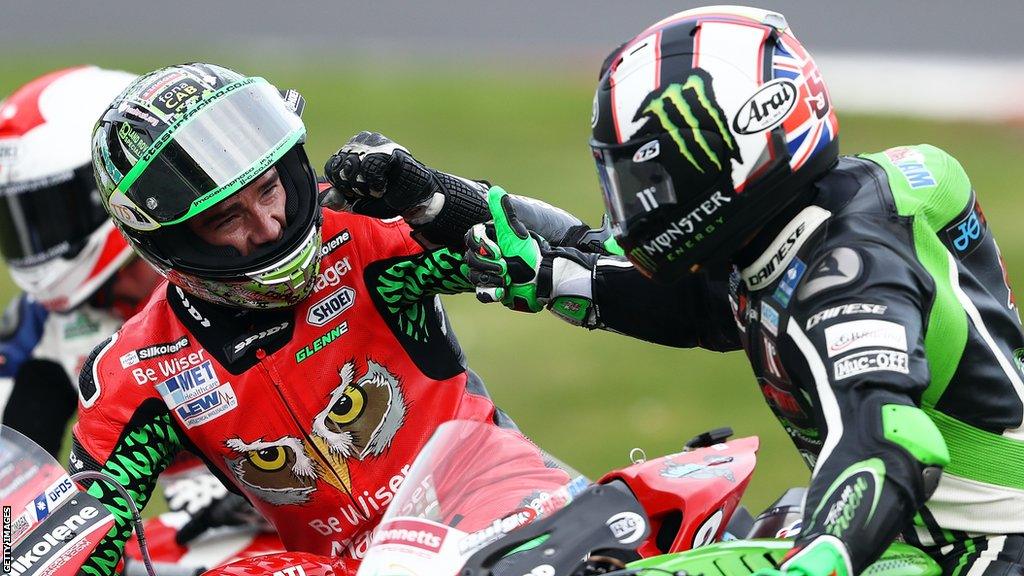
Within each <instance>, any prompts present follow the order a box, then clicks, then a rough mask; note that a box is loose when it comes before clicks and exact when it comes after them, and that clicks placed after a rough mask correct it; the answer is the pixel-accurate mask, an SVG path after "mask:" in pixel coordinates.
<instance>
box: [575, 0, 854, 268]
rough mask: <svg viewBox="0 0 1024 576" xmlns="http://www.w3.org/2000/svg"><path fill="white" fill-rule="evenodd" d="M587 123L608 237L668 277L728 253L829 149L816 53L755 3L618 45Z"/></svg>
mask: <svg viewBox="0 0 1024 576" xmlns="http://www.w3.org/2000/svg"><path fill="white" fill-rule="evenodd" d="M591 125H592V129H593V137H592V140H591V148H592V149H593V152H594V159H595V160H596V162H597V168H598V172H599V175H600V177H601V185H602V187H603V189H604V198H605V203H606V205H607V208H608V213H609V215H610V216H611V219H612V225H613V231H614V232H615V237H616V239H617V240H618V242H619V243H620V244H621V245H622V247H623V248H624V249H625V251H626V254H627V256H629V259H630V260H631V261H632V262H633V263H634V264H635V265H636V266H637V268H638V269H640V270H641V271H642V272H643V273H644V274H646V275H647V276H650V277H652V278H654V279H655V280H659V281H665V282H671V281H674V280H677V279H679V278H680V277H681V276H682V275H684V274H686V273H687V272H691V271H694V270H696V269H698V268H700V267H701V266H702V265H705V264H707V263H709V262H712V261H719V260H726V259H728V258H729V257H730V256H731V255H732V254H733V253H734V252H735V251H736V250H737V249H738V248H739V247H740V246H741V245H742V244H743V243H744V241H746V240H747V239H748V238H749V237H750V235H751V234H752V233H753V232H754V231H756V230H757V229H758V228H759V227H760V226H762V225H763V224H764V223H765V222H767V221H768V219H769V218H771V217H772V216H774V215H776V214H778V213H779V212H780V211H781V210H782V209H783V208H785V207H786V206H787V205H788V204H789V203H790V202H792V201H793V200H795V199H796V198H797V197H798V192H799V191H800V190H803V189H805V188H806V186H807V184H808V183H810V182H812V181H813V180H815V179H817V178H818V177H820V176H821V175H822V174H823V173H824V172H826V171H827V170H828V169H830V168H831V167H832V166H833V165H834V164H835V162H836V159H837V157H838V129H839V124H838V122H837V120H836V116H835V111H834V110H833V108H832V103H831V100H830V98H829V95H828V90H827V89H826V87H825V84H824V82H823V81H822V78H821V74H820V73H819V72H818V69H817V66H816V65H815V63H814V60H813V59H812V58H811V57H810V55H809V54H808V53H807V51H806V50H804V48H803V46H802V45H801V44H800V42H799V41H797V39H796V38H795V37H794V36H793V34H792V32H791V31H790V30H789V27H788V25H787V24H786V19H785V17H783V16H782V15H781V14H778V13H775V12H770V11H767V10H760V9H756V8H746V7H740V6H711V7H706V8H698V9H694V10H687V11H685V12H680V13H678V14H676V15H674V16H671V17H669V18H666V19H665V20H662V21H661V22H658V23H656V24H654V25H653V26H651V27H650V28H648V29H646V30H644V31H643V32H641V33H640V34H639V35H638V36H636V37H635V38H633V39H632V40H630V41H629V42H627V43H625V44H624V45H622V46H621V47H620V48H618V49H617V50H616V51H615V52H614V53H612V55H611V56H609V58H608V59H607V60H606V62H605V66H604V69H603V70H602V73H601V81H600V84H599V86H598V88H597V93H596V94H595V96H594V110H593V118H592V120H591Z"/></svg>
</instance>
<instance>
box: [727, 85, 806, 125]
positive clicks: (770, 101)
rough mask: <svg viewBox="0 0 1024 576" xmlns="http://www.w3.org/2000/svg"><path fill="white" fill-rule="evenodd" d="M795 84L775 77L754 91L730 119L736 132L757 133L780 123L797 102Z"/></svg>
mask: <svg viewBox="0 0 1024 576" xmlns="http://www.w3.org/2000/svg"><path fill="white" fill-rule="evenodd" d="M796 96H797V89H796V84H793V82H792V81H791V80H788V79H786V78H777V79H775V80H772V81H771V82H768V83H767V84H765V85H764V86H761V88H760V89H759V90H758V91H757V92H754V95H753V96H751V97H750V98H749V99H748V100H747V101H746V102H744V103H743V105H742V106H740V109H739V111H737V112H736V116H735V117H734V118H733V119H732V129H733V130H734V131H735V132H736V133H737V134H757V133H758V132H764V131H765V130H769V129H771V128H775V127H776V126H778V125H779V124H781V123H782V121H783V120H785V119H786V118H787V117H789V114H790V112H792V111H793V107H794V106H795V105H796V102H797V98H796Z"/></svg>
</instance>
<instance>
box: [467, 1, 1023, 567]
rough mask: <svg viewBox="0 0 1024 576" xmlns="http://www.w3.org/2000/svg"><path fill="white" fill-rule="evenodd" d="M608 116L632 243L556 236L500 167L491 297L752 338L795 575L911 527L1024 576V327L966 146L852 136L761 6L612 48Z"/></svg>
mask: <svg viewBox="0 0 1024 576" xmlns="http://www.w3.org/2000/svg"><path fill="white" fill-rule="evenodd" d="M592 124H593V140H592V141H591V146H592V148H593V150H594V157H595V160H596V162H597V165H598V170H599V173H600V176H601V180H602V185H603V188H604V192H605V200H606V206H607V208H608V212H609V214H610V215H611V218H612V224H613V228H612V229H613V231H614V234H615V238H616V240H618V242H619V244H621V245H622V246H623V247H624V249H625V252H626V254H627V255H628V260H627V259H624V258H614V257H607V256H597V255H585V254H581V253H579V252H577V251H575V250H572V249H566V248H552V247H549V246H547V245H546V244H545V243H544V242H543V241H542V240H539V239H537V238H535V237H534V236H532V235H531V234H529V231H528V230H527V228H526V227H525V226H523V225H522V224H521V223H520V222H519V221H518V219H517V218H516V217H515V214H514V209H513V208H512V207H511V205H510V204H509V203H508V202H506V201H505V200H504V196H503V195H504V192H503V191H501V190H500V189H496V188H492V189H491V191H490V192H489V203H490V207H491V211H492V214H493V216H494V221H493V223H491V224H490V225H488V226H484V225H478V226H475V227H474V229H473V230H472V231H471V232H470V233H469V234H468V235H467V247H468V251H467V260H469V262H470V266H471V268H472V269H473V273H472V274H473V277H474V279H475V281H476V283H477V285H478V287H479V288H478V292H477V294H478V297H479V298H480V299H481V300H484V301H501V302H503V303H504V304H506V305H507V306H509V307H512V308H515V309H519V310H528V311H538V310H540V309H543V308H544V307H547V308H549V309H551V310H552V311H553V312H554V313H555V314H556V315H558V316H560V317H562V318H564V319H566V320H568V321H570V322H572V323H574V324H577V325H581V326H584V327H587V328H591V329H594V328H601V329H608V330H613V331H616V332H621V333H624V334H627V335H631V336H634V337H637V338H642V339H645V340H649V341H652V342H657V343H661V344H666V345H671V346H683V347H694V346H700V347H704V348H709V349H712V350H721V351H726V350H736V349H740V348H742V349H744V350H745V351H746V353H747V355H748V357H749V359H750V362H751V365H752V367H753V369H754V372H755V375H756V377H757V381H758V384H759V387H760V388H761V391H762V393H763V394H764V396H765V398H766V400H767V401H768V403H769V405H770V406H771V408H772V410H773V412H774V413H775V415H776V416H777V418H778V419H779V421H780V422H781V423H782V425H783V426H784V428H785V429H786V431H787V432H788V433H789V435H790V436H791V438H792V439H793V442H794V443H795V444H796V446H797V448H798V450H799V451H800V453H801V455H802V456H803V457H804V459H805V461H806V462H807V464H808V466H809V467H811V468H812V470H813V472H812V480H811V484H810V488H809V491H808V495H807V499H806V502H805V516H804V519H803V523H802V532H801V533H800V535H799V536H798V538H797V541H796V545H795V547H794V549H793V552H792V553H791V554H790V555H789V556H788V557H787V559H786V561H785V562H784V563H783V564H782V565H781V566H780V571H781V572H783V573H786V574H801V575H806V576H826V575H830V574H837V575H840V576H845V575H852V574H856V573H859V572H860V571H862V570H863V569H864V568H865V567H867V566H868V565H869V564H870V563H871V562H872V561H874V560H875V559H877V558H878V556H879V554H880V553H881V552H882V551H883V550H884V549H885V547H886V546H887V545H888V544H889V543H890V542H891V541H892V540H893V539H894V538H896V537H897V536H899V535H902V537H903V538H904V539H905V540H906V541H908V542H910V543H913V544H915V545H917V546H920V547H922V548H923V549H924V550H926V551H927V552H928V553H929V554H931V555H932V556H933V557H934V558H935V559H936V560H937V561H938V562H939V564H940V565H941V566H942V568H943V571H944V573H946V574H953V575H957V576H960V575H964V574H969V575H971V576H975V575H981V574H986V575H995V574H1024V534H1022V532H1024V464H1022V463H1024V384H1022V378H1024V366H1022V358H1024V334H1022V330H1021V324H1020V319H1019V316H1018V311H1017V308H1016V305H1015V303H1014V300H1013V296H1012V292H1011V290H1010V287H1009V285H1008V283H1007V280H1006V270H1005V266H1004V264H1003V261H1002V258H1001V256H1000V254H999V249H998V247H997V245H996V243H995V240H994V238H993V237H992V234H991V233H990V231H989V229H988V226H987V222H986V219H985V215H984V214H983V212H982V210H981V208H980V205H979V204H978V201H977V198H976V196H975V193H974V190H973V188H972V187H971V184H970V181H969V179H968V177H967V175H966V173H965V172H964V170H963V168H962V167H961V166H960V164H959V163H958V162H957V161H956V160H955V159H953V158H952V157H951V156H949V155H948V154H946V153H945V152H943V151H942V150H939V149H937V148H934V147H932V146H927V145H919V146H905V147H897V148H891V149H889V150H886V151H884V152H882V153H877V154H865V155H861V156H857V157H841V158H840V157H838V154H837V150H838V146H837V132H838V123H837V121H836V118H835V114H834V110H833V109H832V106H831V102H830V100H829V96H828V92H827V90H826V89H825V86H824V83H823V81H822V79H821V76H820V74H819V73H818V71H817V68H816V66H815V64H814V62H813V60H812V59H811V58H810V56H809V55H808V54H807V53H806V51H805V50H804V49H803V47H802V46H801V45H800V43H799V42H798V41H797V40H796V38H795V37H793V35H792V33H791V31H790V30H789V29H788V26H787V25H786V22H785V19H784V18H783V17H782V16H781V15H780V14H777V13H773V12H767V11H763V10H755V9H748V8H738V7H714V8H707V9H696V10H691V11H687V12H682V13H680V14H677V15H675V16H673V17H670V18H668V19H666V20H663V21H662V22H659V23H657V24H655V25H654V26H652V27H650V28H648V29H647V30H645V31H644V32H642V33H641V34H640V35H638V36H637V37H636V38H634V39H633V40H631V41H630V42H627V43H626V44H625V45H623V46H622V47H620V48H619V49H617V50H616V51H615V52H614V53H613V54H612V55H611V56H610V57H609V59H608V60H607V61H606V63H605V66H604V68H603V70H602V74H601V83H600V85H599V87H598V90H597V94H596V96H595V104H594V117H593V120H592ZM651 279H653V280H655V282H651ZM768 572H773V573H778V571H765V573H768Z"/></svg>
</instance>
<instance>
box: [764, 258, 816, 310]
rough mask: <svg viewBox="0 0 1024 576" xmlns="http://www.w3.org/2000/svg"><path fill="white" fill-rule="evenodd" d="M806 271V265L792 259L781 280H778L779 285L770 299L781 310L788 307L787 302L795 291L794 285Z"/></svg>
mask: <svg viewBox="0 0 1024 576" xmlns="http://www.w3.org/2000/svg"><path fill="white" fill-rule="evenodd" d="M806 270H807V265H806V264H804V262H803V260H801V259H799V258H793V262H792V263H791V264H790V265H789V268H786V271H785V273H783V274H782V279H781V280H779V285H778V286H777V287H776V288H775V293H774V294H772V297H773V298H775V300H776V301H777V302H778V303H779V304H781V305H782V307H783V308H785V307H786V306H789V300H790V299H791V298H792V297H793V291H794V290H796V285H797V284H799V283H800V279H801V278H803V275H804V271H806Z"/></svg>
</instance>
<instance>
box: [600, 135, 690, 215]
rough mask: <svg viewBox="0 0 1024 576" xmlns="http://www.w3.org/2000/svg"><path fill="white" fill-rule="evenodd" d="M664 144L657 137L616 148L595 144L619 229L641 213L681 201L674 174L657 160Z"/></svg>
mask: <svg viewBox="0 0 1024 576" xmlns="http://www.w3.org/2000/svg"><path fill="white" fill-rule="evenodd" d="M662 146H664V143H662V142H661V140H660V139H658V138H653V139H647V140H643V141H638V142H630V143H627V144H623V145H621V146H615V147H597V146H595V147H593V152H594V161H595V162H596V163H597V173H598V176H599V177H600V179H601V188H602V189H603V191H604V199H605V205H606V206H607V208H608V214H609V216H611V218H612V222H613V223H614V224H615V225H616V226H617V227H619V229H623V228H624V226H625V224H626V223H627V222H629V221H630V220H631V219H633V218H636V217H637V216H643V215H644V214H646V213H648V212H651V211H652V210H655V209H656V208H658V207H659V206H662V205H666V204H675V203H676V202H677V198H676V193H675V188H674V186H673V185H672V177H671V176H670V175H669V173H668V171H667V170H666V169H665V167H664V166H662V165H661V163H660V162H658V161H657V160H658V158H657V156H658V155H660V152H661V148H662Z"/></svg>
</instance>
